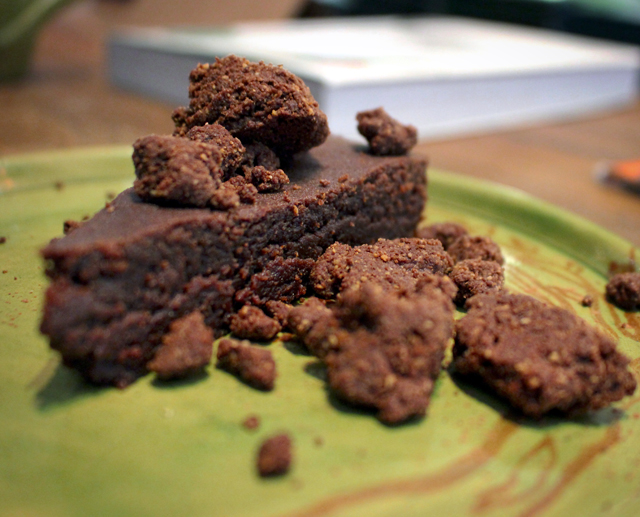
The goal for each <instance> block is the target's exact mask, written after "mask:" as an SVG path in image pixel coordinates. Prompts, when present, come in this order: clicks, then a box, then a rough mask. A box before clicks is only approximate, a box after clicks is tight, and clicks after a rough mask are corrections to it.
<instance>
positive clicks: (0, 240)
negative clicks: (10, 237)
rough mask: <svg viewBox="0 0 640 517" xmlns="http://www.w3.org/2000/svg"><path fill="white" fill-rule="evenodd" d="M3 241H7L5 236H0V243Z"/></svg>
mask: <svg viewBox="0 0 640 517" xmlns="http://www.w3.org/2000/svg"><path fill="white" fill-rule="evenodd" d="M5 242H7V238H6V237H4V236H3V237H0V244H4V243H5Z"/></svg>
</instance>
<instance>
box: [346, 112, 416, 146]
mask: <svg viewBox="0 0 640 517" xmlns="http://www.w3.org/2000/svg"><path fill="white" fill-rule="evenodd" d="M356 119H357V120H358V131H359V132H360V134H361V135H362V136H364V137H365V138H366V139H367V141H368V142H369V149H370V150H371V154H375V155H377V156H401V155H403V154H407V153H408V152H409V150H410V149H411V148H412V147H413V146H415V145H416V143H418V131H417V130H416V128H415V127H414V126H404V125H402V124H401V123H400V122H398V121H397V120H395V119H394V118H392V117H390V116H389V114H388V113H387V112H386V111H385V110H384V108H377V109H374V110H369V111H361V112H359V113H358V114H357V115H356Z"/></svg>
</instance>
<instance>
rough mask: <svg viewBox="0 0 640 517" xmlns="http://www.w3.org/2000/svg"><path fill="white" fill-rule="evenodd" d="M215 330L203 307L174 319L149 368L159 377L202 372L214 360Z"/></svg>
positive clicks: (167, 377) (166, 377) (185, 375)
mask: <svg viewBox="0 0 640 517" xmlns="http://www.w3.org/2000/svg"><path fill="white" fill-rule="evenodd" d="M212 353H213V331H212V330H211V329H210V328H209V327H208V326H207V325H206V324H205V322H204V317H203V316H202V314H201V313H200V312H199V311H195V312H192V313H191V314H189V315H187V316H183V317H182V318H179V319H177V320H175V321H174V322H173V323H171V325H170V327H169V332H168V333H167V334H166V335H165V336H164V337H163V338H162V345H161V346H160V348H158V350H157V351H156V354H155V356H154V358H153V359H152V360H151V361H149V363H148V364H147V368H149V370H151V371H152V372H155V373H156V375H157V376H158V378H159V379H162V380H169V379H180V378H184V377H187V376H189V375H193V374H195V373H199V372H201V371H202V370H203V369H204V367H205V366H206V365H207V364H209V362H210V361H211V355H212Z"/></svg>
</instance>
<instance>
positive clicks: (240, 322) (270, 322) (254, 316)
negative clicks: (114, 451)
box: [230, 305, 282, 341]
mask: <svg viewBox="0 0 640 517" xmlns="http://www.w3.org/2000/svg"><path fill="white" fill-rule="evenodd" d="M230 328H231V332H233V333H234V334H235V335H236V336H237V337H239V338H242V339H253V340H259V341H269V340H270V339H273V338H274V337H275V335H276V334H277V333H278V332H280V331H281V330H282V325H281V324H280V323H279V322H278V321H277V320H275V319H274V318H270V317H269V316H267V315H266V314H265V313H264V312H263V311H262V309H260V308H259V307H255V306H253V305H245V306H243V307H242V308H241V309H240V310H239V311H238V312H237V313H236V314H234V315H233V316H231V323H230Z"/></svg>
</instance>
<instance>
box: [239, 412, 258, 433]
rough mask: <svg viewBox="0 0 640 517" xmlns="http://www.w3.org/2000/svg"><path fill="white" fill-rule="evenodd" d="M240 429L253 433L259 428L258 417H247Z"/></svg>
mask: <svg viewBox="0 0 640 517" xmlns="http://www.w3.org/2000/svg"><path fill="white" fill-rule="evenodd" d="M242 427H244V428H245V429H249V430H250V431H253V430H254V429H257V428H258V427H260V417H259V416H258V415H249V416H248V417H247V418H245V419H244V420H243V421H242Z"/></svg>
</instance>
